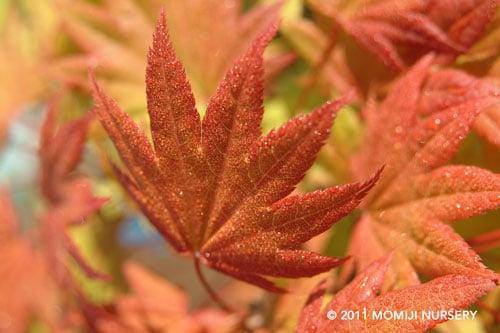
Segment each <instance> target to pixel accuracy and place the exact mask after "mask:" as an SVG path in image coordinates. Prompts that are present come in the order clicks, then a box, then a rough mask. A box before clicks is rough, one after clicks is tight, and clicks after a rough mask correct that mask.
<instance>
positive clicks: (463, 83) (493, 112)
mask: <svg viewBox="0 0 500 333" xmlns="http://www.w3.org/2000/svg"><path fill="white" fill-rule="evenodd" d="M497 81H498V80H497ZM494 83H495V81H494V80H491V81H488V80H487V79H477V78H475V77H473V76H471V75H468V74H466V73H464V72H462V71H459V70H454V69H447V70H443V71H439V72H436V73H433V74H431V75H430V76H429V78H428V80H427V83H426V85H425V86H424V88H423V89H424V91H425V94H424V95H423V96H422V99H421V101H420V108H421V112H422V113H423V114H432V113H436V112H439V111H441V110H443V109H446V108H449V107H452V106H454V105H460V104H461V103H464V102H465V101H477V102H478V103H481V100H482V99H485V98H488V97H493V96H500V88H499V87H498V85H495V84H494ZM474 130H475V131H476V132H477V133H478V134H479V135H481V136H482V137H483V138H484V139H486V140H487V141H488V142H490V143H491V144H493V145H495V146H496V147H500V106H499V105H498V104H496V105H492V106H491V107H489V108H488V109H487V110H485V112H482V113H481V114H480V115H479V116H478V117H477V119H476V121H475V122H474Z"/></svg>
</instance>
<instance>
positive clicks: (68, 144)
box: [39, 97, 108, 278]
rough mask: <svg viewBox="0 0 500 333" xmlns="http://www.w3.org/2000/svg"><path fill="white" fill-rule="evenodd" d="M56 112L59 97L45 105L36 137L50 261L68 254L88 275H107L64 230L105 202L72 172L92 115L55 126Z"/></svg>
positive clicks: (59, 260) (58, 262) (77, 162)
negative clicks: (46, 110) (87, 259)
mask: <svg viewBox="0 0 500 333" xmlns="http://www.w3.org/2000/svg"><path fill="white" fill-rule="evenodd" d="M58 112H59V97H56V98H54V99H53V100H52V102H51V104H50V106H49V110H48V113H47V117H46V119H45V122H44V123H43V126H42V130H41V137H40V149H39V158H40V164H41V166H40V185H41V189H42V192H43V194H44V196H45V199H46V200H47V202H48V207H47V209H46V211H45V212H44V214H43V216H42V217H41V222H42V229H43V236H44V237H46V238H47V239H46V242H47V247H48V249H49V252H51V253H50V256H51V259H52V260H53V261H54V262H53V264H55V265H59V264H61V263H65V262H66V260H65V258H64V256H66V255H67V254H69V255H71V256H72V257H73V259H74V260H75V261H76V262H77V263H78V264H79V265H80V267H81V268H82V269H83V271H84V272H85V273H86V274H87V275H88V276H89V277H92V278H98V277H99V278H108V276H107V275H106V274H102V273H99V272H97V271H95V270H94V269H93V268H92V267H91V265H90V264H88V263H87V262H86V261H85V259H84V258H83V256H82V254H81V253H80V251H79V249H78V247H77V246H76V245H75V244H74V242H73V240H72V239H71V237H70V236H69V235H68V231H67V229H66V228H67V227H69V226H70V225H72V224H77V223H82V222H84V220H85V219H86V218H87V217H89V216H91V215H92V214H93V213H95V212H96V211H97V210H98V209H99V208H100V207H101V206H102V205H103V204H104V203H106V202H107V199H104V198H96V197H94V195H93V194H92V192H91V189H90V183H89V181H88V180H87V179H85V178H84V177H83V176H77V175H76V174H75V169H76V167H77V166H78V164H79V162H80V160H81V158H82V153H83V148H84V143H85V139H86V135H87V131H88V128H89V125H90V122H91V120H92V118H91V117H92V114H87V115H85V116H83V117H82V118H79V119H76V120H73V121H70V122H68V123H66V124H64V125H62V126H57V123H56V122H57V115H58Z"/></svg>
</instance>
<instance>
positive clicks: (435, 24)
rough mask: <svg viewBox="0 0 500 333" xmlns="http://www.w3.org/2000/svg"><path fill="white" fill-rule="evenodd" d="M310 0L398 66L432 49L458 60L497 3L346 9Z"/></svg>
mask: <svg viewBox="0 0 500 333" xmlns="http://www.w3.org/2000/svg"><path fill="white" fill-rule="evenodd" d="M310 3H311V4H313V6H314V7H315V8H316V9H318V10H319V11H320V12H321V13H323V14H324V15H328V16H331V17H333V18H334V19H335V21H336V22H337V23H338V24H339V26H340V27H342V29H343V30H344V31H346V32H347V33H348V34H349V35H350V36H352V38H353V39H354V40H356V41H357V42H358V43H359V45H360V46H361V47H363V48H364V49H366V50H367V51H369V52H371V53H372V54H373V55H375V56H376V57H377V58H378V59H379V60H380V61H381V62H382V63H384V64H385V65H386V66H387V67H390V68H392V69H394V70H397V71H401V70H403V69H404V68H405V67H406V66H407V64H408V63H412V62H414V61H415V59H418V58H419V57H420V56H422V55H423V54H425V53H427V52H431V51H433V52H435V53H436V54H438V57H437V58H436V60H439V61H440V62H443V61H444V62H450V61H452V60H453V59H454V58H455V57H456V56H458V55H459V54H462V53H464V52H465V51H466V50H467V49H468V48H469V47H470V46H471V45H472V44H473V43H474V42H475V41H477V40H478V39H479V38H480V37H481V35H482V33H483V32H484V30H485V29H486V27H487V26H488V24H489V23H490V22H491V21H492V20H493V18H494V16H495V11H496V7H497V1H496V0H471V1H459V2H456V1H453V0H445V1H420V0H411V1H404V2H402V1H397V0H389V1H374V2H372V3H369V4H364V5H363V4H361V5H359V6H357V9H356V10H354V11H353V12H351V13H345V14H344V13H339V9H338V8H336V7H335V5H334V3H333V2H329V1H324V2H323V1H318V0H310Z"/></svg>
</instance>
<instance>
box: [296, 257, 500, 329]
mask: <svg viewBox="0 0 500 333" xmlns="http://www.w3.org/2000/svg"><path fill="white" fill-rule="evenodd" d="M390 261H391V256H387V257H385V258H382V259H379V260H377V261H375V262H373V263H372V264H371V265H370V266H368V267H367V268H366V269H365V270H364V271H363V272H361V273H360V274H359V275H358V276H356V278H355V279H354V280H353V281H352V282H351V283H349V285H347V286H346V287H344V289H342V290H340V291H339V292H337V293H336V294H335V295H334V296H333V299H332V300H331V301H330V302H329V304H328V305H327V306H326V307H325V308H324V309H322V307H321V304H322V302H323V299H322V298H323V295H324V294H325V292H326V288H325V283H322V284H320V285H318V287H317V288H316V290H314V291H313V292H312V293H311V295H310V297H309V300H308V301H307V303H306V305H305V307H304V309H303V311H302V314H301V318H300V320H299V325H298V328H297V332H300V333H305V332H307V333H319V332H366V331H369V332H424V331H426V330H428V329H430V328H432V327H434V326H435V325H437V324H438V323H440V322H443V321H446V318H444V317H443V316H441V318H440V319H437V320H434V319H428V318H426V317H424V316H423V315H422V311H432V312H437V311H455V310H458V309H463V308H466V307H468V306H470V305H471V304H473V303H474V302H476V300H477V299H478V298H479V297H481V296H482V295H483V294H485V293H486V292H488V291H489V290H491V289H493V288H494V287H495V283H494V282H493V281H492V279H490V278H486V277H484V276H480V275H474V274H469V275H459V274H453V275H446V276H443V277H440V278H436V279H434V280H432V281H430V282H427V283H424V284H421V285H417V286H411V287H406V288H402V289H398V290H393V291H390V292H388V293H386V294H382V295H379V296H377V293H378V292H379V291H380V289H381V286H382V284H383V282H384V275H385V274H386V272H387V270H388V268H389V265H390ZM342 310H351V311H353V312H355V313H356V312H358V311H359V313H360V318H359V319H358V318H354V320H342V319H341V317H340V315H341V311H342ZM329 311H330V312H331V311H335V313H336V314H338V316H337V318H336V319H334V320H330V319H328V317H327V313H328V312H329ZM365 311H366V312H365ZM379 311H381V312H385V311H388V312H390V313H393V314H394V313H396V312H401V313H403V314H407V315H408V316H410V315H413V314H412V313H413V312H415V318H414V319H397V318H395V319H392V320H380V319H376V318H377V317H376V316H375V315H374V312H379ZM365 314H366V318H365Z"/></svg>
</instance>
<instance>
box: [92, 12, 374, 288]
mask: <svg viewBox="0 0 500 333" xmlns="http://www.w3.org/2000/svg"><path fill="white" fill-rule="evenodd" d="M164 20H165V17H164V15H163V14H162V15H161V17H160V19H159V21H158V25H157V28H156V32H155V34H154V38H153V45H152V47H151V49H150V52H149V61H148V71H147V79H146V82H147V93H148V110H149V113H150V118H151V131H152V137H153V143H154V147H152V146H151V144H150V143H149V141H148V139H147V138H146V136H145V134H144V133H143V132H142V131H141V130H140V128H139V127H138V126H137V125H136V124H135V123H133V122H132V120H131V119H130V117H129V116H128V115H127V114H126V113H124V112H123V111H121V110H120V109H119V107H118V105H117V104H116V103H115V102H114V101H113V100H112V99H111V98H110V97H108V96H107V95H105V93H104V92H103V91H102V89H101V88H100V87H99V86H98V85H97V84H96V83H95V81H93V85H94V95H95V100H96V104H97V112H98V114H99V116H100V118H101V122H102V123H103V125H104V127H105V128H106V130H107V131H108V134H109V135H110V137H111V139H112V140H113V142H114V143H115V146H116V148H117V150H118V152H119V153H120V155H121V157H122V160H123V162H124V164H125V167H126V168H125V169H126V170H121V171H119V170H118V175H119V177H118V178H119V180H120V181H121V182H122V184H123V186H124V187H125V188H126V189H127V190H128V192H129V193H130V195H131V196H132V197H133V198H134V200H135V201H136V202H137V203H138V205H139V206H140V208H141V209H142V211H143V212H144V214H145V215H146V216H147V217H148V218H149V220H150V221H151V222H152V223H153V224H154V225H155V226H156V228H157V229H158V230H159V231H160V232H161V233H162V235H163V236H164V237H165V238H166V239H167V240H168V241H169V242H170V243H171V244H172V246H173V247H174V248H175V249H176V250H177V251H179V252H181V253H189V254H190V255H192V256H194V258H195V260H196V261H201V262H203V263H205V264H206V265H208V266H210V267H212V268H215V269H217V270H219V271H221V272H224V273H226V274H229V275H231V276H234V277H236V278H238V279H241V280H244V281H247V282H250V283H253V284H255V285H258V286H260V287H263V288H266V289H269V290H273V291H281V289H280V288H277V287H275V286H274V285H273V284H272V283H271V282H269V281H268V280H266V278H265V277H267V276H277V277H302V276H311V275H314V274H317V273H320V272H324V271H327V270H329V269H331V268H332V267H335V266H337V265H339V264H340V262H341V260H339V259H338V258H331V257H324V256H321V255H318V254H315V253H311V252H307V251H303V250H300V249H299V247H300V245H301V244H302V243H303V242H304V241H306V240H308V239H310V238H312V237H314V236H316V235H318V234H320V233H322V232H323V231H325V230H327V229H328V228H329V227H330V226H331V225H332V224H333V223H335V222H336V221H337V220H338V219H340V218H341V217H343V216H344V215H346V214H348V213H349V212H350V211H351V210H352V209H354V208H355V207H356V206H357V205H358V204H359V202H360V201H361V199H362V198H363V196H364V195H365V194H366V192H367V191H368V190H369V189H370V188H371V187H372V186H373V185H374V183H375V181H376V179H377V178H378V176H379V174H378V173H377V174H376V175H375V176H374V177H372V179H371V180H369V181H367V182H365V183H353V184H348V185H344V186H339V187H336V188H330V189H326V190H322V191H316V192H313V193H309V194H306V195H304V196H289V197H287V196H288V195H289V194H290V193H291V192H292V191H293V190H294V186H295V185H296V184H297V183H298V182H299V181H300V180H301V179H302V177H303V176H304V173H305V172H306V171H307V170H308V169H309V167H310V166H311V165H312V163H313V161H314V159H315V156H316V154H317V153H318V151H319V149H320V148H321V146H322V145H323V144H324V142H325V140H326V138H327V137H328V134H329V130H330V127H331V125H332V121H333V118H334V116H335V112H336V110H337V109H338V108H339V107H340V106H341V105H342V104H343V103H344V101H343V100H339V101H336V102H332V103H326V104H325V105H323V106H322V107H320V108H318V109H316V110H315V111H313V112H311V113H310V114H307V115H303V116H300V117H297V118H295V119H292V120H291V121H289V122H288V123H286V124H284V125H283V126H282V127H280V128H278V129H275V130H273V131H271V132H270V133H269V134H267V135H265V136H262V134H261V131H260V122H261V119H262V114H263V112H264V110H263V107H262V103H263V89H264V88H263V75H264V66H263V58H262V53H263V51H264V48H265V46H266V45H267V43H268V42H269V41H270V40H271V39H272V37H273V36H274V34H275V31H276V29H277V26H276V24H274V25H272V26H271V27H270V28H269V29H268V30H267V31H266V32H265V33H263V34H261V35H260V36H259V37H258V38H256V39H255V41H254V42H253V43H252V45H251V46H250V47H249V48H248V50H247V51H246V52H245V53H244V54H243V56H242V57H240V58H239V59H238V60H237V61H236V62H235V63H234V65H233V66H232V68H231V69H230V70H229V71H228V72H227V73H226V75H225V77H224V79H223V80H222V81H221V83H220V85H219V87H218V88H217V91H216V92H215V94H214V95H213V96H212V97H211V98H210V100H209V103H208V107H207V111H206V115H205V117H204V119H203V120H202V121H200V119H199V116H198V113H197V111H196V109H195V106H194V99H193V96H192V93H191V90H190V88H189V84H188V83H187V82H186V78H185V74H184V70H183V68H182V66H181V64H180V62H179V61H178V60H177V59H176V58H175V56H174V53H173V49H172V44H171V43H170V41H169V39H168V33H167V31H166V23H165V22H164ZM256 244H259V245H258V246H256Z"/></svg>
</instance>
